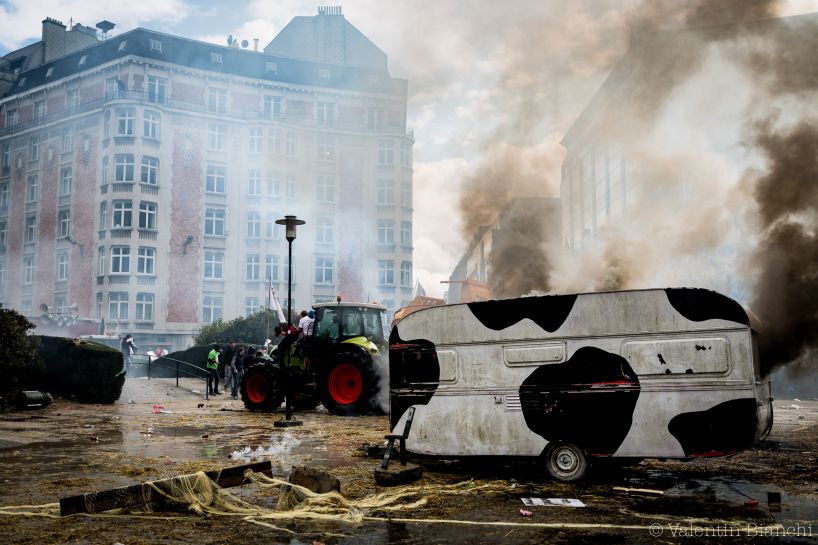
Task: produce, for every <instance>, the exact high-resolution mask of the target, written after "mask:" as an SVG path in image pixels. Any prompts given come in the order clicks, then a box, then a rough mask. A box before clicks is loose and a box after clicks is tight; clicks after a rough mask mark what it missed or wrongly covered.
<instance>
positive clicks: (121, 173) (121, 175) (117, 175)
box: [114, 153, 134, 182]
mask: <svg viewBox="0 0 818 545" xmlns="http://www.w3.org/2000/svg"><path fill="white" fill-rule="evenodd" d="M133 175H134V160H133V155H131V154H130V153H119V154H117V155H114V181H115V182H133Z"/></svg>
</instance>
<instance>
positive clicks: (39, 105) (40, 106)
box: [34, 100, 45, 121]
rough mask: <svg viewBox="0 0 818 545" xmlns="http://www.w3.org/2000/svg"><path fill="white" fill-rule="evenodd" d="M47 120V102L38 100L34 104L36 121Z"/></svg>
mask: <svg viewBox="0 0 818 545" xmlns="http://www.w3.org/2000/svg"><path fill="white" fill-rule="evenodd" d="M44 118H45V100H38V101H36V102H35V103H34V120H35V121H42V120H43V119H44Z"/></svg>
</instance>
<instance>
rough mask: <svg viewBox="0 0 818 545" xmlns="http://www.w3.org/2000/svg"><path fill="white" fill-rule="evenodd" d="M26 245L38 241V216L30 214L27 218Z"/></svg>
mask: <svg viewBox="0 0 818 545" xmlns="http://www.w3.org/2000/svg"><path fill="white" fill-rule="evenodd" d="M24 240H25V242H26V244H30V243H33V242H34V241H36V240H37V215H36V214H30V215H28V216H26V230H25V239H24Z"/></svg>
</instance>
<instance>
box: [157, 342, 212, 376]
mask: <svg viewBox="0 0 818 545" xmlns="http://www.w3.org/2000/svg"><path fill="white" fill-rule="evenodd" d="M212 348H213V345H205V346H192V347H190V348H188V349H187V350H180V351H178V352H171V353H170V354H166V355H164V356H162V357H161V358H159V359H157V360H154V362H153V363H151V376H152V377H175V376H176V362H177V361H181V362H185V363H189V364H191V365H195V366H196V367H198V368H200V369H203V370H204V369H206V368H207V354H208V353H209V352H210V350H211V349H212ZM205 372H206V371H205ZM192 373H195V371H193V370H192V369H190V368H188V367H187V366H185V365H180V366H179V374H180V376H190V375H191V374H192ZM196 376H201V375H196Z"/></svg>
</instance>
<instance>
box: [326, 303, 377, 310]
mask: <svg viewBox="0 0 818 545" xmlns="http://www.w3.org/2000/svg"><path fill="white" fill-rule="evenodd" d="M327 307H343V308H349V307H364V308H372V309H375V310H386V307H385V306H383V305H381V304H378V303H352V302H349V301H341V302H340V303H333V302H331V301H330V302H329V303H315V304H314V305H313V306H312V308H327Z"/></svg>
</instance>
